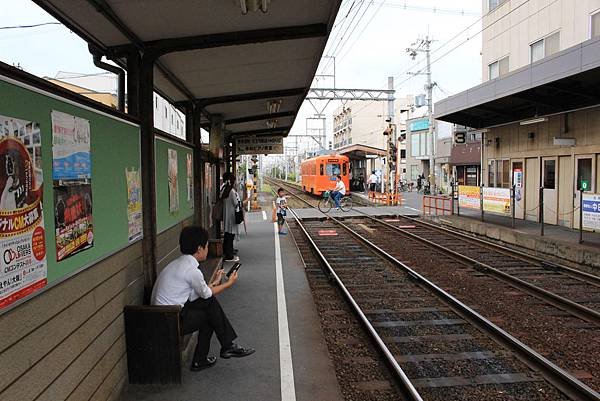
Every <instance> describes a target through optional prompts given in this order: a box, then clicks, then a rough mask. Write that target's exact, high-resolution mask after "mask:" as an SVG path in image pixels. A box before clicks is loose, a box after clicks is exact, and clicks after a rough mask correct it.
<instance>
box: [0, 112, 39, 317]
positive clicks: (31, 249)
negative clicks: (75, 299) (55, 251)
mask: <svg viewBox="0 0 600 401" xmlns="http://www.w3.org/2000/svg"><path fill="white" fill-rule="evenodd" d="M41 146H42V145H41V132H40V128H39V125H38V124H37V123H35V122H32V121H25V120H19V119H14V118H11V117H5V116H0V166H1V168H0V191H1V194H2V195H1V196H0V266H1V269H0V309H2V308H4V307H6V306H8V305H10V304H11V303H13V302H15V301H17V300H18V299H20V298H23V297H25V296H27V295H29V294H31V293H32V292H34V291H36V290H38V289H40V288H42V287H44V286H45V285H46V284H47V278H48V267H47V263H46V240H45V235H44V234H45V231H44V213H43V207H42V194H43V174H42V160H41V157H42V156H41V154H42V153H41Z"/></svg>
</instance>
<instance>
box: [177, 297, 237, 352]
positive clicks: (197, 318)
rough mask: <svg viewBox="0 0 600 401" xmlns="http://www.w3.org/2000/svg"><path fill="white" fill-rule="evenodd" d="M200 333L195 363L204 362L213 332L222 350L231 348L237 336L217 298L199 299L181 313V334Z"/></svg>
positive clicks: (185, 306)
mask: <svg viewBox="0 0 600 401" xmlns="http://www.w3.org/2000/svg"><path fill="white" fill-rule="evenodd" d="M194 331H198V344H197V345H196V350H195V351H194V359H193V361H194V362H200V363H202V362H204V361H205V360H206V357H207V355H208V350H209V349H210V339H211V337H212V335H213V332H215V333H216V334H217V338H218V339H219V342H220V343H221V348H222V349H225V348H229V347H230V346H231V344H232V342H233V340H235V339H236V337H237V334H236V333H235V330H234V329H233V327H232V326H231V323H229V319H227V316H226V315H225V312H223V309H222V308H221V305H220V304H219V301H217V299H216V298H215V297H210V298H208V299H202V298H198V299H197V300H195V301H192V302H186V303H185V305H184V306H183V310H182V311H181V332H182V333H183V334H190V333H193V332H194Z"/></svg>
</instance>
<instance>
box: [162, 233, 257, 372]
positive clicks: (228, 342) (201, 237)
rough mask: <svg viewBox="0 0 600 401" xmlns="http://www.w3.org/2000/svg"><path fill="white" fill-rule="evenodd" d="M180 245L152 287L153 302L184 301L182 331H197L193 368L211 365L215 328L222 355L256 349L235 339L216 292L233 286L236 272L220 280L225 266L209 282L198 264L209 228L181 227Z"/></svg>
mask: <svg viewBox="0 0 600 401" xmlns="http://www.w3.org/2000/svg"><path fill="white" fill-rule="evenodd" d="M179 249H180V250H181V253H182V254H183V255H182V256H180V257H178V258H177V259H175V260H174V261H172V262H171V263H169V264H168V265H167V267H165V268H164V270H163V271H162V272H161V273H160V275H159V276H158V279H157V280H156V283H155V284H154V290H153V291H152V305H181V306H182V307H183V309H182V310H181V316H180V319H181V332H182V333H183V334H189V333H193V332H194V331H198V344H197V345H196V350H195V352H194V358H193V360H192V367H191V370H192V371H199V370H202V369H206V368H210V367H211V366H213V365H214V364H215V363H217V358H216V357H214V356H208V350H209V348H210V339H211V337H212V334H213V331H214V332H215V333H217V338H218V339H219V342H220V343H221V358H231V357H243V356H247V355H250V354H252V353H254V349H252V348H243V347H240V346H238V345H236V344H235V343H234V342H233V340H235V338H236V337H237V334H236V333H235V330H234V329H233V327H231V324H230V323H229V320H228V319H227V316H226V315H225V312H223V309H221V305H220V304H219V301H217V299H216V298H215V295H217V294H219V293H220V292H221V291H223V290H225V289H226V288H229V287H231V286H232V285H233V284H234V283H235V282H236V280H237V272H235V273H233V274H232V275H231V277H229V280H228V281H226V282H225V283H223V284H221V278H222V277H223V270H222V269H221V270H219V271H218V272H217V273H216V277H215V280H214V281H213V282H211V283H210V284H209V285H207V284H206V282H205V281H204V276H203V274H202V272H201V271H200V269H199V268H198V263H199V262H202V261H204V260H206V255H207V254H208V232H207V231H206V230H205V229H204V228H202V227H198V226H189V227H185V228H184V229H183V230H181V234H180V235H179Z"/></svg>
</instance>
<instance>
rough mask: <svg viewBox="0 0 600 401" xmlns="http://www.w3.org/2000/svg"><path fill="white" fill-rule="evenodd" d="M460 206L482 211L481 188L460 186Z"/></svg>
mask: <svg viewBox="0 0 600 401" xmlns="http://www.w3.org/2000/svg"><path fill="white" fill-rule="evenodd" d="M458 206H459V207H460V208H465V209H475V210H480V206H481V205H480V201H479V187H475V186H469V185H459V186H458Z"/></svg>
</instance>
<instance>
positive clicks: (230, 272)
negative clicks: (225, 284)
mask: <svg viewBox="0 0 600 401" xmlns="http://www.w3.org/2000/svg"><path fill="white" fill-rule="evenodd" d="M241 265H242V264H241V263H235V264H234V265H233V266H232V267H231V269H229V271H228V272H227V274H226V276H227V278H229V277H230V276H231V275H232V274H233V273H235V272H236V271H238V269H239V268H240V266H241Z"/></svg>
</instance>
